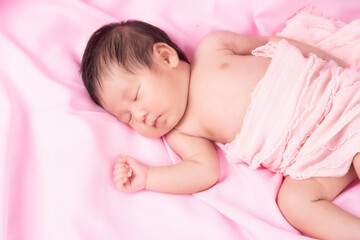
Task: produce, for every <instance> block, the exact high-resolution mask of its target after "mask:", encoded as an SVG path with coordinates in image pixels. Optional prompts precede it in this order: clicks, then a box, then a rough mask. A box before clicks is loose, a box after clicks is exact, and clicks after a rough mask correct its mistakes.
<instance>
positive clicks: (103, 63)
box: [80, 20, 189, 106]
mask: <svg viewBox="0 0 360 240" xmlns="http://www.w3.org/2000/svg"><path fill="white" fill-rule="evenodd" d="M157 42H163V43H166V44H168V45H169V46H170V47H172V48H174V49H175V51H176V52H177V54H178V56H179V59H180V60H182V61H185V62H187V63H189V61H188V59H187V57H186V55H185V53H184V52H183V51H182V50H181V49H180V48H179V47H178V46H177V45H176V44H175V43H174V42H173V41H172V40H171V39H170V38H169V36H168V35H167V34H166V33H165V32H164V31H163V30H161V29H159V28H157V27H155V26H153V25H151V24H148V23H145V22H142V21H138V20H128V21H123V22H115V23H110V24H107V25H104V26H102V27H101V28H99V29H98V30H97V31H96V32H94V33H93V35H92V36H91V37H90V39H89V41H88V43H87V45H86V48H85V51H84V55H83V57H82V61H81V68H80V71H81V76H82V79H83V82H84V85H85V87H86V89H87V91H88V92H89V95H90V97H91V99H92V100H93V101H94V102H95V103H96V104H97V105H99V106H101V104H100V100H99V97H98V92H97V85H99V86H101V82H100V75H101V74H103V73H104V72H106V71H107V70H109V69H108V64H109V63H115V64H118V65H119V66H120V67H122V69H124V70H126V71H128V72H130V73H134V70H136V68H137V67H140V66H145V67H148V68H149V69H151V66H152V49H153V45H154V44H155V43H157Z"/></svg>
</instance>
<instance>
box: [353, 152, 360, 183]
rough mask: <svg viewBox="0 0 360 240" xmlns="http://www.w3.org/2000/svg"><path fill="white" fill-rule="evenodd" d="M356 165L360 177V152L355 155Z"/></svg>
mask: <svg viewBox="0 0 360 240" xmlns="http://www.w3.org/2000/svg"><path fill="white" fill-rule="evenodd" d="M353 163H354V167H355V170H356V173H357V175H358V177H359V178H360V153H357V154H356V155H355V157H354V161H353Z"/></svg>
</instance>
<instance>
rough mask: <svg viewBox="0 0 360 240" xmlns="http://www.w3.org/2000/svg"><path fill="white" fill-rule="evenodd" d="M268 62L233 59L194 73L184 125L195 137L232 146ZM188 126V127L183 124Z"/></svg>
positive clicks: (202, 67)
mask: <svg viewBox="0 0 360 240" xmlns="http://www.w3.org/2000/svg"><path fill="white" fill-rule="evenodd" d="M268 62H269V60H267V59H264V58H255V57H253V56H250V58H231V59H224V61H218V62H212V63H209V64H208V65H207V66H197V67H198V68H197V69H193V74H192V78H191V84H190V92H189V93H190V95H189V102H188V108H187V111H186V114H185V121H184V122H185V123H186V119H188V122H187V124H186V125H187V126H188V130H190V132H193V133H192V134H193V135H197V136H200V137H205V138H208V139H211V140H213V141H218V142H223V143H225V142H231V141H232V140H233V139H235V137H236V134H238V133H239V132H240V131H241V127H242V123H243V120H244V117H245V115H246V111H247V108H248V106H249V104H250V102H251V93H252V91H253V90H254V88H255V86H256V85H257V83H258V82H259V80H260V79H261V78H262V77H263V75H264V74H265V71H266V69H267V66H268ZM184 126H185V124H184Z"/></svg>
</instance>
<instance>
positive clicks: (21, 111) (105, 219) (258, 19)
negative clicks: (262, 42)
mask: <svg viewBox="0 0 360 240" xmlns="http://www.w3.org/2000/svg"><path fill="white" fill-rule="evenodd" d="M308 4H313V5H314V6H315V7H317V8H318V9H319V10H320V11H322V12H323V13H324V14H325V15H326V16H329V17H331V18H335V19H339V20H341V21H344V22H349V21H351V20H354V19H357V18H360V4H359V2H358V1H357V0H347V1H344V0H318V1H315V0H314V1H310V0H308V1H289V0H268V1H264V0H263V1H260V0H254V1H249V0H246V1H245V0H240V1H234V0H233V1H230V0H222V1H220V0H218V1H216V0H199V1H194V0H191V1H190V0H185V1H184V0H178V1H166V0H153V1H146V0H143V1H141V0H132V1H130V0H122V1H115V0H94V1H75V0H51V1H45V0H24V1H21V0H2V1H1V2H0V19H1V21H0V239H16V240H25V239H26V240H27V239H29V240H42V239H44V240H49V239H51V240H53V239H54V240H55V239H59V240H64V239H99V240H100V239H101V240H102V239H107V240H112V239H290V240H291V239H306V237H304V236H302V235H301V234H299V232H297V231H296V230H295V229H294V228H292V227H291V226H290V225H289V224H288V223H287V222H286V221H285V220H284V218H283V217H282V215H281V213H280V212H279V210H278V208H277V206H276V194H277V191H278V188H279V186H280V184H281V180H282V177H281V176H280V175H278V174H273V173H270V172H269V171H267V170H264V169H259V170H256V171H253V170H249V169H248V168H247V167H246V166H245V165H234V164H229V163H227V162H226V160H225V158H224V156H225V152H224V150H223V146H222V145H218V146H219V147H218V153H219V157H220V161H221V164H222V165H221V167H222V168H221V179H220V182H219V184H217V185H216V186H215V187H213V188H211V189H209V190H208V191H204V192H202V193H198V194H194V195H186V196H179V195H169V194H162V193H155V192H149V191H142V192H139V193H135V194H131V195H128V194H122V193H119V192H117V191H116V189H115V188H114V186H113V184H112V180H111V179H112V173H111V172H112V165H113V163H114V162H115V161H116V160H117V157H119V156H121V155H124V154H129V155H132V156H134V157H136V158H138V159H139V160H141V161H143V162H144V163H147V164H151V165H163V164H171V163H173V162H176V161H178V160H179V159H178V158H177V156H176V155H175V154H174V153H173V152H172V151H171V150H169V149H168V148H167V146H166V144H164V142H163V141H162V139H146V138H143V137H141V136H139V135H138V134H137V133H135V132H134V131H132V130H130V129H129V128H127V127H126V126H124V125H122V124H120V123H119V122H117V121H116V120H115V119H114V118H113V117H111V116H110V115H109V114H107V113H105V112H104V111H103V110H102V109H100V108H99V107H97V106H95V105H94V104H93V103H92V102H91V100H90V99H89V96H88V94H87V92H86V90H85V88H84V86H83V84H82V81H81V78H80V76H79V64H80V61H81V56H82V53H83V50H84V48H85V45H86V42H87V40H88V38H89V37H90V35H91V34H92V33H93V32H94V31H95V30H96V29H97V28H99V27H100V26H102V25H103V24H106V23H109V22H112V21H118V20H125V19H130V18H131V19H140V20H144V21H147V22H149V23H152V24H154V25H157V26H159V27H161V28H163V29H164V30H165V31H166V32H168V33H169V35H170V36H171V37H172V38H173V39H174V40H175V41H176V42H177V43H178V44H179V46H180V47H182V48H183V49H184V50H185V52H186V53H187V54H188V56H189V57H190V58H191V56H192V54H193V52H194V49H195V47H196V45H197V43H198V42H199V41H200V39H201V38H202V37H203V36H204V35H206V34H207V33H208V32H210V31H211V30H215V29H227V30H232V31H235V32H239V33H246V34H260V35H265V34H266V35H272V34H275V33H276V32H278V31H280V30H281V29H282V28H283V27H284V22H285V20H286V19H288V18H289V17H291V16H293V15H294V14H295V13H296V11H297V10H299V9H301V8H303V7H304V6H306V5H308ZM359 202H360V184H359V181H356V182H355V183H353V184H352V185H351V186H350V187H349V188H348V189H347V190H346V191H345V192H344V193H342V194H341V195H340V196H339V197H338V198H337V199H336V200H335V203H336V204H338V205H340V206H341V207H343V208H345V209H346V210H348V211H350V212H352V213H353V214H355V215H357V216H359V217H360V207H359Z"/></svg>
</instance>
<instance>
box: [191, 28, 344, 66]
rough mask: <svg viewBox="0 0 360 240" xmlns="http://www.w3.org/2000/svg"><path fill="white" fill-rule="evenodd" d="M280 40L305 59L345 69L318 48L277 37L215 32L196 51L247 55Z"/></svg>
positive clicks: (337, 60)
mask: <svg viewBox="0 0 360 240" xmlns="http://www.w3.org/2000/svg"><path fill="white" fill-rule="evenodd" d="M282 39H286V40H287V41H288V42H289V43H290V44H292V45H293V46H295V47H297V48H298V49H299V50H300V51H301V52H302V54H303V55H304V56H305V57H307V56H308V55H309V53H313V54H315V55H317V56H318V57H319V58H322V59H324V60H326V61H330V60H333V61H335V62H337V64H338V65H339V66H341V67H347V64H346V63H345V62H344V61H342V60H341V59H339V58H337V57H335V56H333V55H331V54H330V53H328V52H326V51H323V50H321V49H320V48H317V47H314V46H311V45H308V44H305V43H303V42H299V41H296V40H293V39H288V38H283V37H279V36H250V35H241V34H237V33H234V32H229V31H215V32H211V33H210V34H208V35H207V36H206V37H205V38H204V39H203V40H202V41H201V42H200V44H199V47H198V49H200V51H201V49H204V51H209V49H214V50H213V51H224V53H226V52H227V53H228V54H236V55H249V54H251V51H252V50H254V49H255V48H257V47H259V46H262V45H265V44H266V43H268V42H269V41H273V42H277V41H280V40H282Z"/></svg>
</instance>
